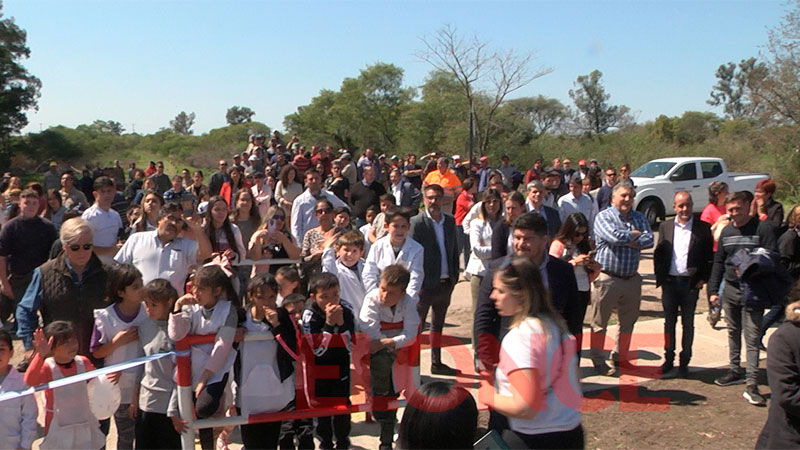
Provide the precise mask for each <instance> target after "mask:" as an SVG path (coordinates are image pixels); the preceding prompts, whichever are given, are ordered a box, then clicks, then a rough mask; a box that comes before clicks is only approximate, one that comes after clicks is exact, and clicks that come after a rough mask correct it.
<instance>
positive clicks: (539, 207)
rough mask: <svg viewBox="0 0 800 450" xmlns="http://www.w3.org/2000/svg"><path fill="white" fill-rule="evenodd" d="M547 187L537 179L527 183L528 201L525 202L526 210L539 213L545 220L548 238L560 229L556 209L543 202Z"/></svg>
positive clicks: (552, 236)
mask: <svg viewBox="0 0 800 450" xmlns="http://www.w3.org/2000/svg"><path fill="white" fill-rule="evenodd" d="M546 194H547V189H546V188H545V187H544V184H542V182H541V181H539V180H534V181H531V182H530V183H528V201H527V202H526V204H525V207H526V208H527V210H528V212H535V213H539V214H540V215H541V216H542V217H544V220H545V221H546V222H547V235H548V236H549V237H550V239H552V238H554V237H555V236H556V234H558V230H559V229H561V218H560V217H559V214H558V211H557V210H555V209H553V208H551V207H549V206H547V205H545V204H544V197H545V195H546Z"/></svg>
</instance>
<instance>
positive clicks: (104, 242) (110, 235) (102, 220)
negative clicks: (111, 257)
mask: <svg viewBox="0 0 800 450" xmlns="http://www.w3.org/2000/svg"><path fill="white" fill-rule="evenodd" d="M81 218H82V219H83V220H85V221H87V222H89V225H91V226H92V231H93V234H94V238H93V239H92V243H93V244H94V245H96V246H97V247H113V246H115V245H117V241H118V240H119V230H121V229H122V218H121V217H120V216H119V213H118V212H116V211H115V210H113V209H110V208H109V209H108V211H104V210H103V208H101V207H99V206H98V205H97V203H95V204H94V205H92V206H91V207H90V208H89V209H87V210H86V211H84V212H83V214H81Z"/></svg>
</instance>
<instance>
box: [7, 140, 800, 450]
mask: <svg viewBox="0 0 800 450" xmlns="http://www.w3.org/2000/svg"><path fill="white" fill-rule="evenodd" d="M79 172H80V174H81V178H80V179H78V178H77V174H78V173H79ZM630 176H631V171H630V167H629V166H628V165H627V164H623V165H621V166H620V168H619V171H617V170H616V169H615V168H614V167H611V166H608V167H605V168H601V167H600V166H599V163H598V161H597V160H594V159H590V160H589V161H588V163H587V161H585V160H580V161H579V162H578V164H577V167H576V168H573V167H572V161H571V160H570V159H567V158H564V159H561V158H556V159H554V160H553V161H552V162H551V164H549V165H548V166H547V167H545V163H544V161H543V159H541V158H538V159H536V160H535V161H534V162H533V163H532V165H531V167H530V168H529V169H527V170H526V169H522V170H520V169H517V168H516V167H515V166H514V165H513V164H511V163H510V159H509V158H508V157H507V156H503V157H502V158H500V161H499V164H497V165H496V167H492V165H491V161H490V160H489V158H488V157H487V156H481V157H480V158H479V160H478V161H476V163H475V164H472V163H471V162H470V161H463V160H462V158H461V157H460V156H459V155H453V156H452V157H447V156H445V155H444V154H442V153H440V152H431V153H428V154H425V155H423V156H421V157H420V158H419V160H418V158H417V155H413V154H410V155H407V156H405V157H404V158H400V157H399V156H397V155H391V156H388V157H387V155H385V154H380V155H379V154H377V153H376V152H374V151H373V150H372V149H369V148H366V149H364V151H363V152H362V154H361V155H360V157H359V158H357V159H356V158H354V157H353V155H352V153H351V152H350V151H348V150H346V149H340V150H338V151H334V149H333V148H332V147H330V146H321V145H312V146H311V147H310V148H309V149H306V147H305V146H304V145H303V144H302V143H301V142H300V140H299V139H298V137H297V136H292V137H291V139H290V140H289V141H288V142H284V141H283V140H282V139H281V136H280V134H278V133H277V132H275V133H274V134H272V135H271V136H269V139H267V137H266V136H263V135H253V136H250V140H249V142H248V145H247V147H246V148H245V150H244V151H243V152H242V153H237V154H235V155H233V157H232V158H231V159H230V160H228V159H220V160H219V164H218V167H217V171H215V172H214V173H212V174H211V175H210V177H209V179H208V184H205V183H204V181H205V176H204V173H203V172H202V171H200V170H197V171H195V172H194V173H191V172H190V171H189V170H186V169H184V170H182V171H181V172H180V173H176V174H174V175H173V176H170V175H167V174H165V169H164V164H163V163H162V162H160V161H159V162H150V164H149V165H148V167H147V168H146V169H145V170H141V169H139V168H137V167H136V166H135V164H133V163H131V164H130V168H129V170H128V171H127V173H126V171H125V170H123V168H122V167H121V166H120V163H119V161H114V163H113V165H112V166H110V167H106V168H101V167H100V164H97V167H96V168H95V169H94V170H92V169H91V168H89V167H87V168H86V169H85V170H76V169H74V168H67V169H65V170H61V171H60V170H59V164H58V162H55V161H54V162H52V163H51V164H50V167H49V169H48V171H47V172H46V173H45V174H44V176H43V178H42V180H41V181H33V182H31V183H29V184H28V185H27V187H24V188H23V186H22V182H21V180H20V179H19V178H18V177H15V176H11V174H7V176H6V177H4V179H3V180H2V183H0V191H2V193H3V195H2V196H0V198H1V199H2V203H3V211H4V215H3V218H2V228H1V229H0V292H1V293H2V300H1V301H0V319H1V320H2V321H3V323H4V328H5V330H4V331H0V392H10V391H18V390H21V389H24V388H25V387H26V386H34V385H39V384H42V383H47V382H51V381H53V380H58V379H61V378H66V377H70V376H72V375H76V374H79V373H82V372H86V371H89V370H92V369H94V368H96V367H103V366H110V365H113V364H116V363H120V362H124V361H127V360H130V359H133V358H136V357H139V356H143V355H155V354H158V353H162V352H167V351H171V350H173V349H174V345H175V342H177V341H179V340H181V339H182V338H184V337H185V336H187V335H189V334H193V335H194V334H213V335H215V340H214V342H213V343H211V344H203V345H196V346H194V347H193V348H192V352H191V356H192V358H191V360H192V371H191V372H192V373H191V386H192V392H193V401H194V408H195V411H194V413H195V414H196V416H197V417H198V418H208V417H219V416H222V415H226V414H227V415H237V414H242V415H253V414H259V413H268V412H280V411H291V410H294V409H296V408H300V407H301V405H305V407H308V408H319V409H321V410H322V409H325V408H330V407H332V406H336V405H349V397H350V394H351V387H353V386H356V387H358V388H366V386H368V387H369V394H370V397H371V398H372V399H373V406H376V405H378V404H379V403H380V402H383V403H380V405H382V407H377V406H376V407H375V410H374V412H373V413H372V417H374V419H375V420H376V421H377V422H378V424H379V425H380V435H379V440H380V448H381V449H391V448H393V446H394V445H395V434H396V432H398V433H399V437H398V438H397V446H398V447H399V448H409V449H410V448H471V446H472V442H474V441H475V438H476V436H474V431H475V430H476V428H477V408H476V404H475V401H474V400H473V398H472V396H471V395H469V394H468V393H467V391H465V390H463V389H461V388H457V387H453V386H450V385H447V384H442V383H438V382H434V383H430V384H428V385H424V386H421V387H420V388H419V389H414V390H413V394H410V395H407V396H409V406H408V407H407V408H406V410H405V413H404V416H403V419H402V420H401V421H400V425H399V428H398V420H397V411H396V409H393V408H395V407H393V406H391V402H390V400H391V399H396V398H397V397H398V396H399V394H400V393H401V392H402V391H403V390H404V389H405V388H406V387H408V386H410V385H411V383H413V382H414V380H408V379H406V380H403V379H402V377H399V378H400V379H398V376H397V373H394V374H393V366H395V365H396V362H397V361H398V360H401V361H408V360H409V358H411V359H413V355H409V352H413V351H415V350H414V349H415V347H414V344H415V342H418V336H419V334H420V333H421V332H422V331H423V329H427V330H428V331H429V333H430V347H431V366H430V372H431V373H432V374H434V375H442V376H454V375H458V374H459V372H460V370H459V369H458V368H455V367H451V366H449V365H448V364H446V363H445V362H444V361H443V359H442V352H441V349H442V331H443V327H444V324H445V319H446V315H447V310H448V307H449V305H450V301H451V297H452V295H453V291H454V288H455V285H456V283H458V282H459V280H460V279H461V278H462V277H464V278H466V279H468V280H469V283H470V288H471V296H472V305H473V313H474V322H473V324H472V325H473V329H474V334H473V340H472V343H473V348H474V351H475V368H476V369H477V371H478V373H479V374H480V380H481V381H480V389H479V395H478V397H479V401H480V402H481V403H482V404H484V405H487V406H488V407H489V409H490V411H491V417H490V421H489V429H490V430H492V431H494V432H496V433H497V435H499V436H500V437H501V438H502V440H503V441H505V443H506V444H507V445H509V446H510V447H511V448H583V446H584V434H583V428H582V425H581V416H580V413H579V406H580V403H581V390H580V380H579V377H578V375H577V371H576V370H575V367H576V365H577V364H578V359H579V358H580V357H581V348H582V347H583V346H584V341H588V347H589V350H588V352H587V356H588V357H589V358H591V361H592V363H593V366H594V369H595V371H596V372H597V373H598V374H601V375H607V376H613V375H618V374H619V373H620V372H623V373H624V372H625V371H631V372H633V371H635V370H636V367H635V366H634V365H633V364H632V361H633V360H635V359H636V356H635V353H632V352H630V351H629V347H630V342H631V335H632V333H633V331H634V327H635V324H636V322H637V320H638V318H639V314H640V304H641V297H642V295H641V289H642V274H641V273H640V267H639V262H640V260H641V257H642V250H644V249H648V248H652V247H655V250H654V258H653V259H654V269H655V277H656V281H657V285H658V286H660V287H661V288H662V302H663V306H664V315H665V325H664V335H665V342H664V359H665V362H664V363H663V365H662V366H661V368H662V371H663V374H664V375H665V376H675V373H674V371H675V370H676V367H675V356H676V352H677V351H678V349H677V343H676V339H675V336H676V328H677V318H678V317H679V316H680V318H681V325H682V329H683V330H682V339H681V348H680V352H679V354H678V355H677V356H678V366H677V375H678V376H687V375H688V373H689V365H690V361H691V357H692V345H693V335H694V333H693V330H694V322H693V320H694V315H695V308H696V304H697V301H698V298H699V293H700V291H701V289H702V288H703V287H704V286H706V290H707V292H708V302H709V315H708V320H709V321H710V322H711V324H712V326H714V325H716V323H717V322H718V321H719V320H720V319H721V317H722V313H723V312H724V318H725V321H726V323H727V329H728V336H729V356H730V370H729V372H728V373H726V374H725V375H724V376H722V377H720V378H719V379H717V380H716V381H715V382H716V383H717V384H719V385H722V386H728V385H734V384H741V383H745V384H746V389H745V391H744V397H745V398H746V399H747V400H748V401H749V402H750V403H751V404H755V405H762V406H763V405H765V404H766V400H765V399H764V397H763V396H762V395H761V393H760V392H759V388H758V384H757V383H758V379H757V376H756V374H757V369H758V361H759V352H760V351H762V350H764V349H765V347H764V343H763V337H764V335H765V332H766V330H767V328H768V327H769V326H771V325H773V324H775V323H777V322H779V321H782V320H783V314H784V310H785V309H786V308H785V305H786V303H787V301H788V300H790V299H791V300H800V298H793V296H794V295H795V292H794V291H793V292H792V293H789V292H788V291H789V287H790V286H792V284H793V283H794V282H795V281H796V280H797V279H798V278H800V236H798V232H799V231H800V208H799V207H794V208H792V210H791V211H790V213H789V214H788V215H787V217H786V220H784V212H783V209H782V206H781V204H780V203H778V202H777V201H775V200H774V198H773V197H774V194H775V190H776V186H775V184H774V182H772V180H769V179H767V180H763V181H761V182H759V184H758V186H757V187H756V189H755V192H754V193H752V194H751V193H749V192H745V191H741V192H728V186H727V185H726V184H725V183H723V182H717V181H715V182H712V183H711V185H710V187H709V198H708V204H707V205H705V207H704V208H703V209H702V211H701V212H700V213H696V211H697V210H698V209H699V208H695V201H701V199H693V198H692V196H691V195H690V194H689V193H688V192H685V191H680V192H677V193H676V194H675V198H674V205H673V206H674V209H675V212H676V216H675V218H674V219H670V220H668V221H665V222H662V223H661V224H660V227H659V230H658V236H657V238H656V235H655V233H654V232H653V230H652V229H651V224H650V223H649V222H648V221H647V219H646V218H645V216H644V215H642V214H641V213H639V212H638V211H636V210H635V209H634V197H635V193H636V190H635V189H636V187H635V185H634V182H633V180H632V179H631V178H630ZM462 265H463V271H462V269H461V268H462ZM793 305H794V306H790V307H789V309H788V311H789V314H788V316H787V320H786V321H785V324H784V325H782V326H783V327H787V328H788V327H791V326H794V323H796V322H800V321H798V320H797V316H798V314H800V312H799V311H800V309H798V308H800V307H798V306H796V305H797V304H793ZM590 307H591V308H590ZM590 309H591V311H590V312H589V314H590V321H589V322H590V329H591V334H590V337H589V338H588V339H583V328H584V327H583V326H584V318H585V317H586V316H587V311H589V310H590ZM614 311H616V313H617V315H618V317H619V327H618V332H617V336H616V340H615V341H614V342H615V346H614V348H613V349H609V348H607V345H606V342H607V338H606V330H607V327H608V324H609V320H610V317H611V315H612V313H613V312H614ZM765 311H766V312H767V314H766V315H765V314H764V313H765ZM429 312H430V316H431V318H430V322H429V325H428V313H429ZM792 333H796V332H794V331H792V330H786V331H782V330H781V331H779V332H777V333H776V335H777V336H780V339H781V340H780V341H779V340H778V338H774V339H773V340H774V341H775V342H776V344H775V345H776V347H777V348H778V349H779V350H778V351H775V352H773V345H772V342H773V340H771V341H770V351H769V353H768V368H769V371H768V372H769V376H770V387H771V390H772V396H773V398H781V399H786V400H785V401H783V400H782V401H781V402H776V401H775V400H773V401H772V402H771V403H772V404H771V407H770V417H781V418H784V420H785V421H786V423H787V424H789V425H787V426H785V427H781V426H778V425H774V424H773V425H771V426H770V427H765V429H764V432H763V433H762V436H761V438H760V440H759V446H763V447H774V446H788V445H789V444H791V445H798V444H800V432H799V431H798V427H797V426H796V425H792V424H796V423H798V422H797V421H800V418H798V416H797V414H796V408H797V405H796V402H797V400H796V394H795V393H796V391H797V389H798V383H797V379H798V378H797V377H800V362H799V361H798V359H797V355H798V352H797V345H796V342H794V341H792V340H791V336H793V334H792ZM742 334H743V335H744V339H745V351H746V355H747V365H746V368H745V369H744V370H743V369H742V368H741V364H740V359H741V358H740V355H741V336H742ZM242 336H245V338H244V339H242ZM249 336H255V337H256V338H254V339H250V338H249ZM259 336H261V338H258V337H259ZM12 339H21V340H22V343H23V345H24V348H25V351H26V354H25V357H24V359H23V363H22V364H21V365H20V366H19V367H18V368H12V367H11V366H10V365H9V360H10V359H11V356H12V354H13V348H14V346H13V341H12ZM609 350H610V352H609ZM773 354H774V355H775V360H773V359H772V358H773ZM300 361H302V363H300ZM609 363H610V364H609ZM317 366H327V367H325V368H324V370H323V368H321V367H320V368H317ZM17 369H19V371H18V370H17ZM323 372H324V375H322V374H323ZM23 373H24V374H23ZM174 373H175V363H174V359H172V358H161V359H156V360H153V361H148V362H147V363H146V364H145V365H144V366H143V368H141V369H130V370H127V371H123V372H117V373H114V374H112V375H109V378H110V379H111V380H112V381H113V383H115V384H116V385H117V386H118V388H119V391H120V397H121V401H120V405H119V407H118V409H117V410H116V412H115V413H114V414H113V419H114V422H115V425H116V429H117V436H118V438H117V448H120V449H124V448H134V447H135V448H178V447H180V433H182V432H184V431H185V428H186V423H185V422H184V421H183V420H182V419H181V415H180V414H179V412H178V400H177V394H176V381H175V377H174ZM773 374H775V376H776V377H778V376H779V375H778V374H780V378H773ZM393 375H394V376H393ZM790 375H791V377H790ZM792 377H793V378H792ZM297 385H302V386H304V389H303V390H302V392H303V393H304V396H305V398H303V399H299V398H295V394H296V392H300V391H296V386H297ZM409 392H410V391H406V394H409ZM387 399H388V400H387ZM412 400H413V401H412ZM43 402H44V408H45V409H46V411H47V412H46V414H45V429H44V430H45V431H44V432H45V435H44V441H43V442H42V444H41V448H101V447H103V446H104V445H105V443H106V439H105V436H104V434H107V432H108V427H109V420H108V419H106V420H100V421H99V422H98V421H97V419H96V418H95V417H94V416H93V414H92V413H91V408H90V407H89V405H88V402H89V400H88V391H87V386H86V384H85V383H74V384H70V385H68V386H64V387H59V388H55V389H49V390H47V391H45V395H44V398H43ZM426 405H427V406H426ZM36 410H37V404H36V402H35V401H34V399H33V397H32V396H28V397H20V398H18V399H14V400H10V401H4V402H0V411H3V413H4V414H2V417H0V434H1V435H2V436H3V437H4V438H5V442H8V443H10V445H12V446H13V447H14V448H30V447H31V445H32V442H33V441H34V440H35V439H36V438H38V437H39V436H37V431H36V430H37V429H36V424H35V421H36ZM455 423H458V424H461V425H460V426H458V427H454V426H452V425H448V426H444V425H442V424H455ZM787 429H789V431H787ZM350 430H351V419H350V415H349V414H340V415H333V416H324V417H316V418H314V419H313V420H311V419H297V420H289V421H284V422H280V421H277V422H267V423H261V424H247V425H242V426H241V436H242V440H243V442H244V445H245V448H278V446H280V448H282V449H283V448H314V437H316V439H317V440H318V441H319V446H320V448H323V449H332V448H349V447H350V439H349V434H350ZM229 434H230V430H229V429H211V428H209V429H201V430H200V431H199V437H200V442H201V445H202V447H203V448H204V449H211V448H214V447H215V446H216V447H217V448H222V447H224V446H225V445H226V442H227V439H228V436H229Z"/></svg>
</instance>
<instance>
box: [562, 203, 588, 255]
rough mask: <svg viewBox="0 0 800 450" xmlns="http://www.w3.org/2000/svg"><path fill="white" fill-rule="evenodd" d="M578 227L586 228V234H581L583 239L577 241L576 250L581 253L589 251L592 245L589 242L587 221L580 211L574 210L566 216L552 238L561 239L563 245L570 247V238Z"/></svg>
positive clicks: (573, 236) (576, 231)
mask: <svg viewBox="0 0 800 450" xmlns="http://www.w3.org/2000/svg"><path fill="white" fill-rule="evenodd" d="M580 228H586V234H585V235H583V240H582V241H580V242H578V245H577V248H578V252H579V253H581V254H586V253H589V252H590V251H591V250H592V246H591V245H590V244H589V221H588V220H586V217H584V215H583V214H582V213H579V212H574V213H572V214H570V215H569V216H567V218H566V219H564V223H563V224H562V225H561V229H560V230H558V234H556V236H555V238H554V239H558V240H559V241H561V243H562V244H564V246H565V247H570V246H572V239H573V238H575V235H576V234H577V233H578V230H579V229H580Z"/></svg>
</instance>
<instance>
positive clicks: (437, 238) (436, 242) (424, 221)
mask: <svg viewBox="0 0 800 450" xmlns="http://www.w3.org/2000/svg"><path fill="white" fill-rule="evenodd" d="M423 192H424V196H423V202H424V203H425V212H423V213H422V214H417V215H416V216H414V217H412V218H411V238H412V239H414V240H415V241H417V242H419V243H420V245H422V247H423V248H424V249H425V253H424V256H423V260H422V265H423V268H424V272H425V279H424V280H423V282H422V289H421V290H420V292H419V303H418V304H417V312H418V313H419V318H420V323H421V324H423V326H424V325H425V318H426V317H427V315H428V308H431V309H432V310H433V312H432V314H431V373H432V374H434V375H456V374H458V370H456V369H453V368H451V367H449V366H447V365H446V364H444V363H443V362H442V329H443V328H444V318H445V316H446V315H447V308H448V307H449V306H450V296H451V294H452V293H453V287H454V286H455V285H456V282H457V281H458V244H457V243H456V221H455V219H454V218H453V216H451V215H450V214H445V213H443V212H442V197H444V190H443V189H442V187H441V186H439V185H438V184H430V185H428V186H425V188H423Z"/></svg>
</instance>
